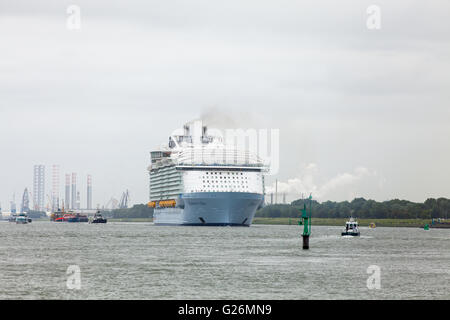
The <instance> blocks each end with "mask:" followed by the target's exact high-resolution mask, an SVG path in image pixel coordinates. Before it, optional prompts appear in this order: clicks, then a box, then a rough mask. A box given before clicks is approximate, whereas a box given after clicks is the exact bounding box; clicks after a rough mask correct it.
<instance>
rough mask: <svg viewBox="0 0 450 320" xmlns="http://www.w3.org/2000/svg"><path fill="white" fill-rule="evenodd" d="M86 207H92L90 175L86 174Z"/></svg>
mask: <svg viewBox="0 0 450 320" xmlns="http://www.w3.org/2000/svg"><path fill="white" fill-rule="evenodd" d="M86 199H87V200H86V209H92V176H91V175H88V176H87V198H86Z"/></svg>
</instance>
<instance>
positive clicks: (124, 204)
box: [119, 190, 130, 209]
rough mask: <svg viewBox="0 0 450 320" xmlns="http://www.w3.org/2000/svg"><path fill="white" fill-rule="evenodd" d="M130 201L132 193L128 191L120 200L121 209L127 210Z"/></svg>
mask: <svg viewBox="0 0 450 320" xmlns="http://www.w3.org/2000/svg"><path fill="white" fill-rule="evenodd" d="M129 200H130V193H129V192H128V190H127V191H125V192H124V193H123V194H122V198H120V204H119V209H127V208H128V201H129Z"/></svg>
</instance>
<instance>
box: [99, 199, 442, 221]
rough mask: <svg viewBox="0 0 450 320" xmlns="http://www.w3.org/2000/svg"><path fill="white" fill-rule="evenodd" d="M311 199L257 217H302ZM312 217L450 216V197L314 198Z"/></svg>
mask: <svg viewBox="0 0 450 320" xmlns="http://www.w3.org/2000/svg"><path fill="white" fill-rule="evenodd" d="M304 203H306V205H307V208H309V200H302V199H299V200H295V201H293V202H291V204H275V205H268V206H266V207H264V208H262V209H260V210H258V211H257V212H256V216H257V217H270V218H283V217H284V218H298V217H300V209H302V208H303V204H304ZM311 213H312V217H316V218H348V217H350V216H352V217H355V218H361V219H432V218H448V217H449V216H450V199H447V198H438V199H433V198H429V199H427V200H426V201H425V202H423V203H417V202H411V201H408V200H399V199H394V200H388V201H383V202H377V201H375V200H366V199H364V198H355V199H353V200H352V201H350V202H349V201H341V202H334V201H325V202H322V203H319V202H318V201H315V200H311ZM106 216H108V217H110V218H152V217H153V208H149V207H148V206H147V205H145V204H137V205H134V206H133V207H132V208H128V209H116V210H113V211H111V212H109V213H106Z"/></svg>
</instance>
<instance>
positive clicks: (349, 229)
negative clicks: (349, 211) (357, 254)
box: [342, 218, 359, 236]
mask: <svg viewBox="0 0 450 320" xmlns="http://www.w3.org/2000/svg"><path fill="white" fill-rule="evenodd" d="M342 235H343V236H359V226H358V222H357V221H355V220H354V219H353V218H350V220H348V221H347V222H346V224H345V230H344V231H342Z"/></svg>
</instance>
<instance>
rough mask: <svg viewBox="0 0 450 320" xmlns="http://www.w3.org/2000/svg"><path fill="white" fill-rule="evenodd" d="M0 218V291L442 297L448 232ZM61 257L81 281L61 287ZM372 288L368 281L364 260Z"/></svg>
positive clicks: (27, 294)
mask: <svg viewBox="0 0 450 320" xmlns="http://www.w3.org/2000/svg"><path fill="white" fill-rule="evenodd" d="M341 229H342V228H340V227H319V226H313V235H312V237H311V239H310V246H311V249H310V250H309V251H304V250H302V249H301V238H300V237H299V235H300V233H301V229H300V227H299V226H270V225H253V226H252V227H250V228H240V227H237V228H236V227H234V228H233V227H162V226H154V225H152V224H150V223H107V224H106V225H90V224H87V223H51V222H39V221H36V222H33V223H31V224H28V225H16V224H13V223H8V222H1V223H0V299H449V298H450V230H443V229H433V230H429V231H424V230H422V229H419V228H376V229H373V230H371V229H368V228H362V229H361V237H359V238H346V237H341V236H340V231H341ZM69 265H78V266H79V267H80V269H81V289H80V290H69V289H67V286H66V281H67V277H68V275H66V271H67V268H68V266H69ZM370 265H377V266H379V267H380V269H381V288H380V289H379V290H377V289H373V290H369V289H368V288H367V278H368V277H369V276H370V275H369V274H368V273H367V268H368V267H369V266H370Z"/></svg>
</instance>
